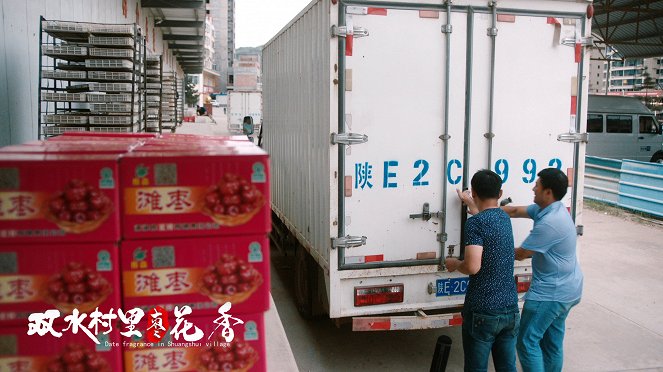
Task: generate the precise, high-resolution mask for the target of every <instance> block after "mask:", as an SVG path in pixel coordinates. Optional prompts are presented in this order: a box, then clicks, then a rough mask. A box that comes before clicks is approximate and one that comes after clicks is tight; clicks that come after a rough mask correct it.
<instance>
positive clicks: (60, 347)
mask: <svg viewBox="0 0 663 372" xmlns="http://www.w3.org/2000/svg"><path fill="white" fill-rule="evenodd" d="M63 326H64V324H56V325H55V326H54V329H55V330H56V331H58V332H59V331H61V330H62V328H63ZM26 331H27V327H19V326H17V327H0V351H1V352H0V371H3V372H4V371H7V372H10V371H26V372H27V371H30V372H32V371H36V372H42V371H44V372H50V371H54V372H57V371H62V372H67V371H99V372H115V371H121V370H122V347H121V346H119V345H121V344H120V334H119V332H117V331H114V332H111V333H109V334H108V335H99V336H98V338H99V342H100V343H99V344H98V345H97V344H95V343H94V342H93V341H92V340H90V339H89V338H88V337H87V336H86V335H85V333H83V332H78V333H77V334H73V333H71V332H61V333H62V336H61V337H60V338H56V337H54V336H52V335H51V334H46V335H44V336H39V335H37V334H34V335H30V336H28V335H27V333H26ZM111 345H115V346H111Z"/></svg>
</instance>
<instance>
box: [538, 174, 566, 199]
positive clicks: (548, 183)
mask: <svg viewBox="0 0 663 372" xmlns="http://www.w3.org/2000/svg"><path fill="white" fill-rule="evenodd" d="M537 176H539V180H540V181H541V187H543V188H544V189H550V190H551V191H552V193H553V196H554V197H555V200H558V201H559V200H562V198H563V197H564V195H566V190H567V189H568V187H569V178H568V177H566V174H564V172H562V171H561V170H559V169H557V168H546V169H544V170H542V171H541V172H539V174H537Z"/></svg>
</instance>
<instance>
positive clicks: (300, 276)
mask: <svg viewBox="0 0 663 372" xmlns="http://www.w3.org/2000/svg"><path fill="white" fill-rule="evenodd" d="M314 265H315V262H313V258H312V257H311V256H310V255H309V254H308V252H307V251H306V249H305V248H304V247H302V246H298V247H297V252H295V304H296V305H297V311H299V314H300V315H301V316H302V318H304V319H312V318H313V298H314V294H313V291H314V289H315V288H317V283H316V279H317V275H315V274H316V270H315V266H314Z"/></svg>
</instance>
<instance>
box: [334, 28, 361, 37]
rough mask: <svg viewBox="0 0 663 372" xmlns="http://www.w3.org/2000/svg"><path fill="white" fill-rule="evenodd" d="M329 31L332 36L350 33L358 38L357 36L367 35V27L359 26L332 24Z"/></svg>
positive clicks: (344, 35) (345, 35) (343, 35)
mask: <svg viewBox="0 0 663 372" xmlns="http://www.w3.org/2000/svg"><path fill="white" fill-rule="evenodd" d="M331 32H332V36H336V37H347V36H348V35H350V36H354V37H355V38H359V37H364V36H368V29H366V28H365V27H359V26H355V27H352V28H348V27H347V26H336V25H333V26H332V29H331Z"/></svg>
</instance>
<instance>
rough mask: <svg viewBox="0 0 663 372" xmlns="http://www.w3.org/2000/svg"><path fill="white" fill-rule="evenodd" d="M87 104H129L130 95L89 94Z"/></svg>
mask: <svg viewBox="0 0 663 372" xmlns="http://www.w3.org/2000/svg"><path fill="white" fill-rule="evenodd" d="M87 101H88V102H106V103H107V102H131V101H132V99H131V93H118V94H95V93H90V94H88V95H87Z"/></svg>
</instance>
